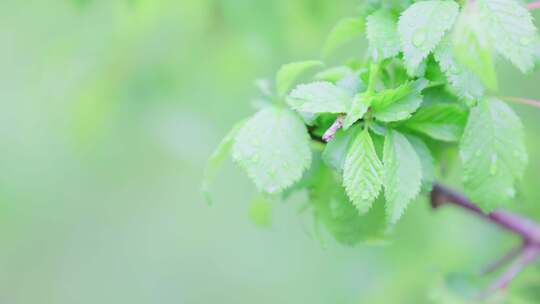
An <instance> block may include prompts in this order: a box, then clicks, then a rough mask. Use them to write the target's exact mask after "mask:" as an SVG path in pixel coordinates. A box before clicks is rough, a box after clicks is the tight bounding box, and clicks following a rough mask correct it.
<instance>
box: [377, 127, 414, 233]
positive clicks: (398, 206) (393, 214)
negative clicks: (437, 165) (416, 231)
mask: <svg viewBox="0 0 540 304" xmlns="http://www.w3.org/2000/svg"><path fill="white" fill-rule="evenodd" d="M383 164H384V170H383V172H384V174H383V175H384V196H385V198H386V214H387V218H388V221H389V223H390V224H395V223H396V222H397V221H398V220H399V218H400V217H401V215H402V214H403V212H404V211H405V209H406V208H407V206H408V205H409V203H410V202H411V201H412V200H413V199H414V198H415V197H416V196H417V195H418V193H419V192H420V186H421V182H422V165H421V163H420V159H419V158H418V155H417V154H416V151H415V149H414V148H413V146H412V145H411V144H410V143H409V141H408V140H407V138H406V137H405V136H403V135H402V134H400V133H399V132H397V131H392V130H389V131H388V132H387V134H386V139H385V141H384V149H383Z"/></svg>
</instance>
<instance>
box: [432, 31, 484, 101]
mask: <svg viewBox="0 0 540 304" xmlns="http://www.w3.org/2000/svg"><path fill="white" fill-rule="evenodd" d="M450 42H451V41H450V39H448V38H445V39H443V41H442V42H441V43H440V44H439V46H437V48H436V49H435V51H434V57H435V60H436V61H437V62H438V63H439V66H440V68H441V70H442V71H443V72H444V74H445V75H446V77H447V78H448V81H449V83H450V86H451V88H452V90H453V91H454V93H455V94H456V95H457V96H459V97H460V98H464V99H467V100H476V99H479V98H481V97H482V96H483V94H484V87H483V85H482V82H481V81H480V79H479V78H478V77H477V76H476V75H475V74H474V73H473V72H471V71H470V70H469V69H467V68H465V67H463V66H462V65H461V64H459V63H458V62H457V61H456V59H455V58H454V54H453V47H452V45H451V43H450Z"/></svg>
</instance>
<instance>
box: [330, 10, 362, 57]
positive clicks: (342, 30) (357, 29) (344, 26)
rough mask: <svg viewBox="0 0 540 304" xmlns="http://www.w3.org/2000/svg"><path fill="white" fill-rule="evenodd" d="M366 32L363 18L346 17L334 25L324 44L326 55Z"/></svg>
mask: <svg viewBox="0 0 540 304" xmlns="http://www.w3.org/2000/svg"><path fill="white" fill-rule="evenodd" d="M363 33H364V20H363V19H362V18H345V19H342V20H341V21H339V22H338V24H336V26H334V28H333V29H332V31H331V32H330V34H329V35H328V38H327V39H326V42H325V44H324V51H323V54H324V57H327V56H328V55H330V54H331V53H332V52H334V51H335V50H336V49H337V48H339V47H341V46H342V45H344V44H345V43H347V42H349V41H351V40H353V39H356V38H358V37H360V36H361V35H362V34H363Z"/></svg>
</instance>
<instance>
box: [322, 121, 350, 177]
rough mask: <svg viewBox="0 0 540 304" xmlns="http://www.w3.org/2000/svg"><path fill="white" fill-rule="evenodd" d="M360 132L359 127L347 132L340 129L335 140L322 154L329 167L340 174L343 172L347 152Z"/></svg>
mask: <svg viewBox="0 0 540 304" xmlns="http://www.w3.org/2000/svg"><path fill="white" fill-rule="evenodd" d="M358 131H359V126H358V127H355V128H351V129H349V130H347V131H345V130H342V129H340V130H338V131H337V132H336V135H334V138H333V139H332V140H331V141H330V142H328V143H327V144H326V146H325V147H324V151H323V154H322V159H323V160H324V162H325V163H326V164H327V165H328V166H330V167H332V168H334V169H336V170H337V171H339V172H341V171H343V166H344V164H345V159H346V158H347V152H348V151H349V147H350V145H351V143H352V142H353V140H354V139H355V138H356V135H357V134H358Z"/></svg>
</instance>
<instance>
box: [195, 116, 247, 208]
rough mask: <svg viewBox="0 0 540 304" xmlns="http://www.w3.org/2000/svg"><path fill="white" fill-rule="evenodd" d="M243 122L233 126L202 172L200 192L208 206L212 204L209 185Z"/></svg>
mask: <svg viewBox="0 0 540 304" xmlns="http://www.w3.org/2000/svg"><path fill="white" fill-rule="evenodd" d="M244 123H245V120H242V121H240V122H238V123H237V124H235V125H234V126H233V128H232V129H231V131H229V133H228V134H227V135H226V136H225V137H224V138H223V139H222V140H221V142H220V143H219V146H218V147H217V148H216V150H215V151H214V152H213V153H212V155H211V156H210V158H209V159H208V162H207V164H206V169H205V170H204V178H203V182H202V185H201V191H202V193H203V195H204V198H205V200H206V202H207V203H208V204H211V203H212V198H211V196H210V191H209V188H210V184H211V183H212V181H213V180H214V178H215V176H216V173H217V171H218V169H219V168H220V167H221V164H222V163H223V161H224V160H225V158H226V157H227V156H228V155H229V152H230V150H231V146H232V145H233V142H234V137H235V136H236V134H238V131H239V130H240V128H241V127H242V126H243V125H244Z"/></svg>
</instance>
